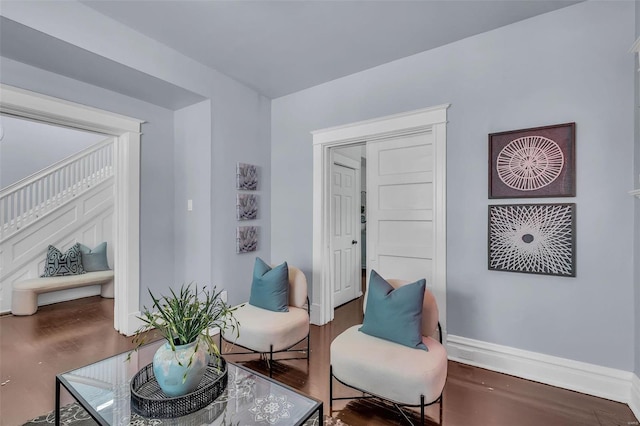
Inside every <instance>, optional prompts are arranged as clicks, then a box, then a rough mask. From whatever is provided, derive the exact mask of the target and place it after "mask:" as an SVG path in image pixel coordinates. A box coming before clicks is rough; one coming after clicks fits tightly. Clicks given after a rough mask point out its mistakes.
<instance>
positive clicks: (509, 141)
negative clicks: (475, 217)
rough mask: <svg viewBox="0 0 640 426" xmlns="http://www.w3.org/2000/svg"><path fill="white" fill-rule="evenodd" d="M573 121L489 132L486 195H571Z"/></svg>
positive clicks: (524, 196)
mask: <svg viewBox="0 0 640 426" xmlns="http://www.w3.org/2000/svg"><path fill="white" fill-rule="evenodd" d="M575 135H576V123H565V124H557V125H553V126H546V127H536V128H531V129H523V130H512V131H508V132H501V133H492V134H490V135H489V198H542V197H575V195H576V167H575Z"/></svg>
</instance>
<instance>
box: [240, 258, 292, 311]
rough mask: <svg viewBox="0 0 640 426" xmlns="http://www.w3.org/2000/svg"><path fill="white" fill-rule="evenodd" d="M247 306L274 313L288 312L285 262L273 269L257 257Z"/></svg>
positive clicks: (287, 270)
mask: <svg viewBox="0 0 640 426" xmlns="http://www.w3.org/2000/svg"><path fill="white" fill-rule="evenodd" d="M249 304H251V305H253V306H257V307H258V308H263V309H268V310H270V311H275V312H289V267H288V266H287V262H284V263H283V264H282V265H278V266H276V267H274V268H273V269H272V268H271V267H270V266H269V265H267V264H266V263H264V261H263V260H262V259H260V258H259V257H257V258H256V263H255V265H254V267H253V282H252V283H251V297H249Z"/></svg>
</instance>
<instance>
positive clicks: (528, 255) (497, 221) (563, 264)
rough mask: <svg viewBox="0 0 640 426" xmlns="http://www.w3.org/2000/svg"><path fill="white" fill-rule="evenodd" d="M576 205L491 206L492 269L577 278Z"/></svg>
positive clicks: (490, 254)
mask: <svg viewBox="0 0 640 426" xmlns="http://www.w3.org/2000/svg"><path fill="white" fill-rule="evenodd" d="M575 223H576V205H575V203H566V204H517V205H516V204H511V205H490V206H489V269H491V270H496V271H510V272H524V273H529V274H545V275H560V276H564V277H575V276H576V267H575V253H576V231H575V228H576V227H575Z"/></svg>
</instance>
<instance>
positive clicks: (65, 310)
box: [0, 296, 638, 426]
mask: <svg viewBox="0 0 640 426" xmlns="http://www.w3.org/2000/svg"><path fill="white" fill-rule="evenodd" d="M361 320H362V301H361V299H358V300H356V301H353V302H350V303H348V304H346V305H344V306H342V307H340V308H338V309H337V310H336V315H335V320H334V321H332V322H331V323H329V324H327V325H324V326H322V327H316V326H312V327H311V358H310V360H309V363H308V365H307V361H306V360H293V361H277V362H276V363H275V365H274V378H275V379H276V380H279V381H281V382H283V383H285V384H287V385H289V386H292V387H294V388H296V389H298V390H299V391H300V392H303V393H305V394H308V395H310V396H313V397H315V398H318V399H320V400H322V401H324V403H325V413H328V412H329V406H328V403H329V346H330V344H331V341H332V340H333V339H334V338H335V336H337V335H338V334H340V333H341V332H342V331H344V330H345V329H346V328H348V327H350V326H351V325H354V324H358V323H360V322H361ZM132 347H133V344H132V343H131V339H130V338H127V337H125V336H122V335H120V334H118V333H117V332H116V331H115V330H114V329H113V300H111V299H102V298H100V297H99V296H96V297H88V298H84V299H79V300H75V301H71V302H64V303H58V304H54V305H49V306H43V307H41V308H40V309H39V310H38V312H37V313H36V314H35V315H32V316H26V317H13V316H11V315H7V316H2V317H0V383H2V386H0V425H2V426H5V425H6V426H14V425H21V424H22V423H24V422H26V421H27V420H30V419H31V418H34V417H36V416H38V415H41V414H44V413H45V412H48V411H51V410H52V409H53V407H54V395H55V375H56V374H58V373H61V372H64V371H67V370H71V369H74V368H79V367H81V366H83V365H86V364H89V363H92V362H95V361H98V360H100V359H103V358H106V357H109V356H112V355H115V354H118V353H121V352H126V351H127V350H130V349H131V348H132ZM230 358H231V359H232V360H235V361H239V360H245V362H244V364H245V365H247V366H249V367H250V368H253V369H255V370H256V371H259V372H261V373H267V374H268V370H267V365H266V364H265V363H264V362H262V361H260V360H259V359H258V358H257V356H234V357H230ZM334 383H335V382H334ZM334 390H335V392H336V395H340V396H348V395H353V394H354V391H353V390H350V389H348V388H346V387H344V386H341V385H339V384H337V385H336V386H335V388H334ZM334 409H335V410H334V411H333V416H334V417H335V418H336V419H339V420H340V421H341V422H342V423H343V424H347V425H351V426H360V425H366V426H378V425H404V424H406V422H405V421H404V420H403V418H402V417H401V415H400V414H399V413H398V412H397V410H395V409H394V408H393V407H390V406H389V405H388V404H384V403H381V402H379V401H376V400H366V401H349V402H340V403H337V404H336V405H335V407H334ZM441 409H442V420H441V421H440V410H441ZM414 418H415V417H414ZM426 418H427V424H428V425H442V426H469V425H479V426H540V425H543V426H556V425H557V426H592V425H593V426H596V425H597V426H611V425H616V426H631V425H638V420H637V419H636V418H635V417H634V415H633V413H632V412H631V410H630V409H629V407H627V406H626V405H625V404H621V403H617V402H613V401H608V400H605V399H601V398H596V397H593V396H589V395H584V394H581V393H578V392H572V391H568V390H564V389H560V388H556V387H553V386H548V385H544V384H541V383H535V382H531V381H528V380H524V379H520V378H517V377H512V376H508V375H505V374H500V373H496V372H493V371H489V370H484V369H481V368H477V367H472V366H468V365H464V364H459V363H456V362H451V361H450V362H449V373H448V378H447V384H446V386H445V392H444V402H443V405H442V407H440V404H434V405H432V406H430V407H427V416H426Z"/></svg>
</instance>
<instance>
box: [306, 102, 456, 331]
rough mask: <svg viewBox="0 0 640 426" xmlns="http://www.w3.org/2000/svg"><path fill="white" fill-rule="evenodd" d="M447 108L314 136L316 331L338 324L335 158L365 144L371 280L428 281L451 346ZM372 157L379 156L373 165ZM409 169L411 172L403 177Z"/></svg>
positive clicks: (375, 121)
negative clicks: (373, 275) (373, 277)
mask: <svg viewBox="0 0 640 426" xmlns="http://www.w3.org/2000/svg"><path fill="white" fill-rule="evenodd" d="M448 107H449V105H441V106H437V107H433V108H426V109H422V110H417V111H411V112H407V113H402V114H396V115H392V116H387V117H381V118H378V119H373V120H368V121H364V122H358V123H353V124H348V125H345V126H340V127H334V128H330V129H325V130H318V131H314V132H312V134H313V158H314V169H313V178H314V179H313V278H312V286H313V303H312V306H311V322H312V323H313V324H317V325H322V324H326V323H327V322H329V321H331V320H333V316H334V312H333V310H334V305H335V294H334V289H335V287H334V286H335V277H334V273H335V269H333V268H332V267H331V265H332V264H333V261H332V257H333V252H332V251H331V249H332V246H331V238H332V228H331V225H332V221H331V215H332V210H331V209H332V208H333V207H334V206H335V203H332V191H331V187H332V177H333V173H332V172H333V164H334V151H335V150H336V149H339V148H341V147H342V148H343V147H348V146H354V145H358V144H360V145H365V146H366V147H367V155H366V160H367V161H368V164H367V168H366V170H367V173H366V176H367V177H366V197H365V198H366V202H365V211H366V216H365V217H366V233H365V235H366V237H365V239H366V247H367V248H366V256H367V257H366V261H365V265H366V268H367V275H368V273H369V271H370V270H371V268H372V267H373V268H374V269H376V270H377V271H382V275H383V276H385V275H387V276H388V277H404V278H407V279H411V278H413V276H415V275H419V276H420V277H426V279H427V286H428V287H429V289H430V290H431V291H432V292H433V293H434V296H435V297H436V299H437V301H438V307H439V311H440V317H441V318H440V319H441V324H442V326H443V335H444V336H445V338H446V122H447V108H448ZM370 153H375V156H376V159H375V161H374V160H372V157H371V155H370ZM372 162H373V163H376V165H377V167H375V170H376V173H375V175H372V172H371V170H373V169H374V167H373V165H372V164H371V163H372ZM405 163H408V165H409V167H408V168H406V169H403V168H402V167H401V166H402V164H405ZM401 175H402V176H401ZM373 176H375V180H374V181H372V180H371V178H372V177H373ZM372 185H373V186H372ZM374 186H375V188H374ZM374 193H375V195H373V194H374ZM372 200H373V201H372ZM396 213H400V215H397V214H396ZM374 228H375V229H374ZM372 231H373V232H372ZM422 240H428V241H426V243H427V244H420V243H421V241H422ZM372 263H374V265H372Z"/></svg>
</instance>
